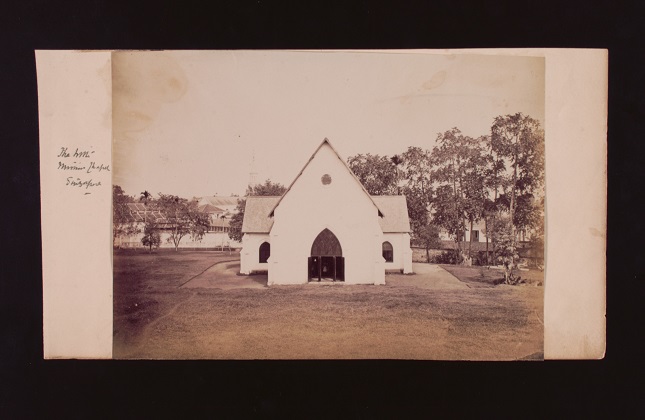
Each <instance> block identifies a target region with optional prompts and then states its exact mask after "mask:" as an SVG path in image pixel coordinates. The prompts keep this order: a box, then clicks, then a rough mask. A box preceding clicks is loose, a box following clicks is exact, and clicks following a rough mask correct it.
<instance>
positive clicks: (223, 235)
mask: <svg viewBox="0 0 645 420" xmlns="http://www.w3.org/2000/svg"><path fill="white" fill-rule="evenodd" d="M160 236H161V245H160V246H159V247H160V248H174V247H175V245H174V243H173V242H168V241H167V239H168V237H169V236H170V235H169V234H168V233H166V232H161V235H160ZM142 237H143V233H138V234H136V235H130V236H122V237H118V238H117V239H116V241H115V244H116V245H118V246H120V247H122V248H145V247H144V246H143V245H142V244H141V238H142ZM221 246H224V247H226V246H230V247H231V248H240V247H241V246H242V243H240V242H238V241H234V240H232V239H231V238H229V237H228V233H227V232H207V233H205V234H204V237H203V238H202V239H201V240H200V241H193V240H192V239H191V237H190V235H186V236H184V237H183V238H181V241H180V242H179V248H180V249H181V248H219V247H221Z"/></svg>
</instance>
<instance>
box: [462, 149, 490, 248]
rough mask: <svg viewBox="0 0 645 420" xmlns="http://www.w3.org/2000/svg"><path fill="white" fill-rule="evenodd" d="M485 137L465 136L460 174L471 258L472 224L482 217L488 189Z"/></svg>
mask: <svg viewBox="0 0 645 420" xmlns="http://www.w3.org/2000/svg"><path fill="white" fill-rule="evenodd" d="M485 145H486V138H485V137H480V138H478V139H472V138H470V137H467V138H466V142H465V143H464V147H466V160H465V162H464V170H463V176H462V182H461V185H462V193H463V206H464V215H465V216H466V220H467V221H468V223H469V224H470V229H469V230H470V241H469V242H468V257H469V258H472V244H473V234H472V232H473V225H474V224H475V222H478V221H479V220H481V219H482V218H483V217H484V206H485V204H486V198H487V195H488V191H487V189H486V183H485V176H486V170H487V163H488V160H487V158H486V146H485Z"/></svg>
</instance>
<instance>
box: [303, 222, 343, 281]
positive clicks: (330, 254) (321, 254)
mask: <svg viewBox="0 0 645 420" xmlns="http://www.w3.org/2000/svg"><path fill="white" fill-rule="evenodd" d="M308 268H309V270H308V276H309V281H345V258H344V257H343V249H342V248H341V246H340V242H339V241H338V238H336V235H334V234H333V233H332V231H331V230H329V229H324V230H323V231H322V232H320V233H319V234H318V236H316V239H314V243H313V244H312V245H311V256H310V257H309V264H308Z"/></svg>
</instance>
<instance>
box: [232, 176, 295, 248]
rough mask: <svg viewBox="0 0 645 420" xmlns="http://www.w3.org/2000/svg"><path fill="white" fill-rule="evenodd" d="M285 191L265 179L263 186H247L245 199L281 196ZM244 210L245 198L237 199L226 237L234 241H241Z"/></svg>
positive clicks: (276, 183) (282, 187)
mask: <svg viewBox="0 0 645 420" xmlns="http://www.w3.org/2000/svg"><path fill="white" fill-rule="evenodd" d="M286 191H287V188H286V187H285V186H284V185H282V184H280V183H278V182H275V183H274V182H271V180H269V179H267V180H266V181H264V184H256V185H254V186H250V185H249V186H248V187H247V189H246V194H245V197H248V196H254V195H260V196H281V195H282V194H284V193H285V192H286ZM245 209H246V198H238V200H237V207H236V208H235V214H233V217H231V221H230V223H229V227H230V229H229V232H228V237H229V238H231V239H232V240H234V241H238V242H241V241H242V235H243V234H242V223H243V222H244V210H245Z"/></svg>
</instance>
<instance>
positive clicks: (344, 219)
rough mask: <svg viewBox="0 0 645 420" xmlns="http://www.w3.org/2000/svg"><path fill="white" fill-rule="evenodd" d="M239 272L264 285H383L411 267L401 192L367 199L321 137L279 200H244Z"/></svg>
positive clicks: (333, 151)
mask: <svg viewBox="0 0 645 420" xmlns="http://www.w3.org/2000/svg"><path fill="white" fill-rule="evenodd" d="M242 233H243V237H242V250H241V252H240V258H241V261H240V272H241V273H242V274H250V273H252V272H254V271H267V272H268V285H270V286H271V285H277V284H304V283H307V282H312V281H344V282H345V283H347V284H385V272H386V271H398V272H403V273H411V272H412V251H411V249H410V221H409V218H408V212H407V204H406V199H405V196H402V195H401V196H371V195H369V194H368V193H367V191H366V190H365V188H364V187H363V185H362V184H361V183H360V181H359V180H358V178H356V176H355V175H354V174H353V173H352V171H351V170H350V169H349V167H348V166H347V164H346V163H345V161H344V160H343V159H342V158H341V157H340V156H339V154H338V153H337V152H336V150H335V149H334V148H333V147H332V145H331V144H330V143H329V140H327V139H325V140H323V142H322V143H321V144H320V146H318V148H317V149H316V150H315V152H314V153H313V155H312V156H311V158H310V159H309V160H308V161H307V163H306V164H305V166H304V167H303V169H302V170H301V171H300V173H299V174H298V175H297V176H296V178H295V179H294V181H293V182H292V183H291V185H290V186H289V187H288V189H287V191H286V192H285V193H284V194H283V195H282V196H279V197H261V196H251V197H247V201H246V208H245V213H244V221H243V224H242Z"/></svg>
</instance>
